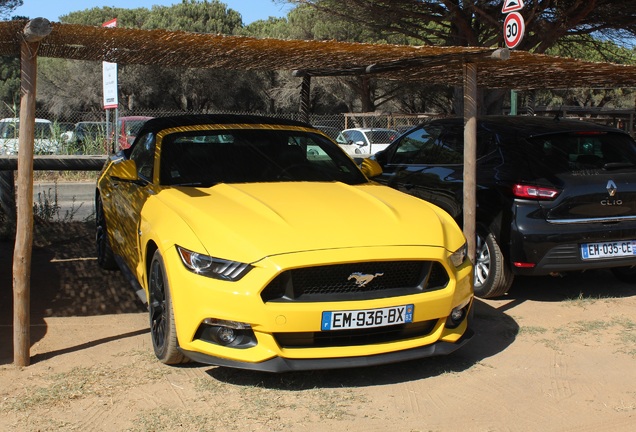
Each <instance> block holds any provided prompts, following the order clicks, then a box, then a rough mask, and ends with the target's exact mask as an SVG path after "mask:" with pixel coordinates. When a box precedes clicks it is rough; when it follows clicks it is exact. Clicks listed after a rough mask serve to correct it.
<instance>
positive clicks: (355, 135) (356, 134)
mask: <svg viewBox="0 0 636 432" xmlns="http://www.w3.org/2000/svg"><path fill="white" fill-rule="evenodd" d="M348 140H349V141H353V142H354V143H357V142H360V141H362V142H365V140H364V134H363V133H362V132H360V131H351V132H349V137H348Z"/></svg>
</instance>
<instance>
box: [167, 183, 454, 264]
mask: <svg viewBox="0 0 636 432" xmlns="http://www.w3.org/2000/svg"><path fill="white" fill-rule="evenodd" d="M156 197H157V199H160V200H161V201H162V202H163V203H164V205H165V206H167V207H169V208H170V209H171V210H172V211H173V212H175V213H177V214H178V215H179V216H180V217H181V218H182V219H183V220H184V221H185V223H187V224H188V226H189V227H190V228H191V229H192V231H193V232H194V234H195V235H196V236H197V237H198V238H199V240H200V241H201V243H202V245H203V247H205V248H206V252H207V253H208V254H210V255H212V256H216V257H219V258H224V259H231V260H237V261H239V260H240V261H242V262H255V261H258V260H260V259H262V258H264V257H266V256H272V255H277V254H285V253H291V252H299V251H310V250H321V249H323V250H324V249H335V248H349V247H370V246H390V245H431V246H442V245H444V244H445V238H444V237H445V236H446V233H447V232H452V230H453V229H456V228H453V227H450V226H446V227H444V226H443V225H444V224H446V225H454V224H455V223H454V221H452V219H450V218H449V217H448V216H447V215H445V214H442V212H443V211H442V210H441V209H439V208H437V207H435V206H433V205H431V204H429V203H426V202H424V201H422V200H418V199H416V198H413V197H411V196H408V195H406V194H403V193H401V192H398V191H395V190H393V189H391V188H389V187H386V186H380V185H375V184H367V185H361V186H349V185H345V184H342V183H309V182H298V183H293V182H292V183H249V184H218V185H216V186H213V187H210V188H186V187H173V188H166V189H164V190H162V191H161V192H159V194H158V195H156ZM449 230H450V231H449ZM175 242H176V243H178V242H179V240H178V239H175ZM181 246H184V247H188V245H185V244H181ZM459 246H461V243H460V244H457V245H456V247H459ZM201 252H203V251H201Z"/></svg>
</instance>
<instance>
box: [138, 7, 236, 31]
mask: <svg viewBox="0 0 636 432" xmlns="http://www.w3.org/2000/svg"><path fill="white" fill-rule="evenodd" d="M242 26H243V22H242V20H241V15H240V14H239V13H238V12H236V11H234V10H233V9H228V8H227V6H226V5H225V4H224V3H221V2H220V1H219V0H212V1H208V0H203V1H196V0H182V2H181V3H180V4H175V5H173V6H153V7H152V11H151V13H150V14H149V16H148V19H147V20H146V22H145V23H144V24H143V26H142V28H145V29H157V28H161V29H166V30H172V31H174V30H185V31H190V32H196V33H221V34H228V35H231V34H234V33H235V32H236V31H237V30H239V29H240V28H241V27H242Z"/></svg>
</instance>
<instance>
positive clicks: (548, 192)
mask: <svg viewBox="0 0 636 432" xmlns="http://www.w3.org/2000/svg"><path fill="white" fill-rule="evenodd" d="M512 193H513V195H514V196H515V197H516V198H523V199H533V200H553V199H555V198H556V197H557V195H559V190H558V189H554V188H549V187H544V186H536V185H525V184H515V185H513V186H512Z"/></svg>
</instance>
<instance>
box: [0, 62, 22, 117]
mask: <svg viewBox="0 0 636 432" xmlns="http://www.w3.org/2000/svg"><path fill="white" fill-rule="evenodd" d="M0 100H1V101H3V102H4V104H6V105H8V106H12V107H13V106H17V105H18V104H19V102H20V60H19V59H17V58H15V57H6V56H0Z"/></svg>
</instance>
